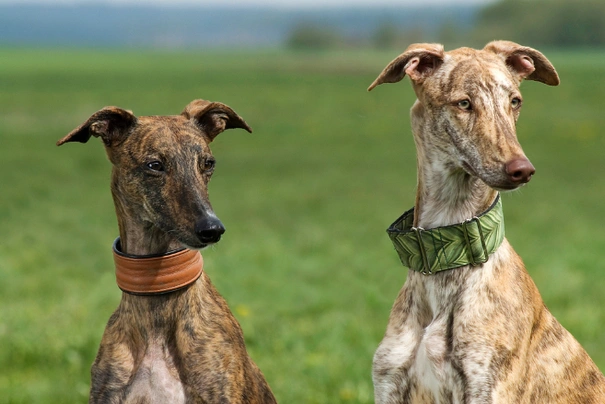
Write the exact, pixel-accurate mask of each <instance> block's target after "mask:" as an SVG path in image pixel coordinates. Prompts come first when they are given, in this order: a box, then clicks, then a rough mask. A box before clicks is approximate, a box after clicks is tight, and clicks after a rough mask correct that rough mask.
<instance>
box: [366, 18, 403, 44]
mask: <svg viewBox="0 0 605 404" xmlns="http://www.w3.org/2000/svg"><path fill="white" fill-rule="evenodd" d="M401 36H402V35H401V31H400V30H399V29H398V28H397V26H396V25H395V24H393V23H391V22H385V23H382V24H380V25H379V26H378V28H376V31H375V32H374V34H373V35H372V44H373V45H374V46H375V47H377V48H381V49H388V48H395V47H397V46H398V45H399V43H400V42H401Z"/></svg>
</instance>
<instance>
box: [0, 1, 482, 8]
mask: <svg viewBox="0 0 605 404" xmlns="http://www.w3.org/2000/svg"><path fill="white" fill-rule="evenodd" d="M493 1H494V0H218V1H217V0H0V4H24V3H38V4H92V3H94V4H100V3H101V4H103V3H105V4H137V5H214V6H216V5H230V6H236V5H247V6H277V7H285V8H292V7H332V6H352V5H366V6H385V5H391V6H395V5H427V4H487V3H491V2H493Z"/></svg>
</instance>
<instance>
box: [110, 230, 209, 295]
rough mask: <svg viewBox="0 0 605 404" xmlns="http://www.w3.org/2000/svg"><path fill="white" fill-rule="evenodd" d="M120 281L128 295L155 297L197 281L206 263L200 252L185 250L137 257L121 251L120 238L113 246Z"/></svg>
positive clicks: (117, 276) (117, 275)
mask: <svg viewBox="0 0 605 404" xmlns="http://www.w3.org/2000/svg"><path fill="white" fill-rule="evenodd" d="M113 259H114V262H115V264H116V281H117V283H118V286H119V287H120V289H122V290H123V291H124V292H127V293H131V294H135V295H154V294H162V293H168V292H173V291H175V290H178V289H181V288H184V287H186V286H189V285H191V284H192V283H193V282H195V281H196V280H197V279H198V278H199V277H200V275H201V274H202V269H203V267H204V260H203V258H202V254H200V252H199V251H195V250H189V249H186V248H185V249H182V250H177V251H171V252H168V253H166V254H163V255H147V256H134V255H128V254H125V253H123V252H121V251H120V239H119V238H118V239H116V241H115V242H114V244H113Z"/></svg>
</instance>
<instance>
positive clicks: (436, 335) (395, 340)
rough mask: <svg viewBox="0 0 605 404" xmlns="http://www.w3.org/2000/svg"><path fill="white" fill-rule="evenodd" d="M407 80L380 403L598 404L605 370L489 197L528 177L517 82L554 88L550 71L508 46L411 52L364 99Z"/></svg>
mask: <svg viewBox="0 0 605 404" xmlns="http://www.w3.org/2000/svg"><path fill="white" fill-rule="evenodd" d="M406 75H407V76H409V77H410V80H411V82H412V87H413V89H414V91H415V93H416V96H417V100H416V101H415V103H414V105H413V106H412V108H411V123H412V132H413V135H414V141H415V144H416V149H417V169H418V184H417V194H416V201H415V205H414V209H413V210H410V211H408V212H406V214H404V215H403V216H402V217H400V218H399V219H398V220H397V221H396V222H395V223H394V224H393V225H392V226H391V227H390V228H389V230H388V233H389V236H390V237H391V239H392V241H393V243H394V245H395V248H396V251H397V252H398V254H399V255H400V258H401V261H402V263H403V264H405V265H406V266H408V267H410V270H409V272H408V277H407V280H406V282H405V284H404V286H403V288H402V289H401V291H400V293H399V295H398V296H397V299H396V301H395V303H394V305H393V308H392V311H391V314H390V318H389V323H388V326H387V330H386V333H385V336H384V339H383V340H382V342H381V343H380V345H379V347H378V349H377V351H376V353H375V355H374V361H373V371H372V375H373V382H374V389H375V401H376V403H379V404H387V403H388V404H402V403H441V404H443V403H475V404H478V403H516V404H518V403H533V404H535V403H549V404H553V403H574V404H577V403H586V404H588V403H595V404H596V403H605V378H604V377H603V375H602V373H601V372H600V371H599V369H598V368H597V366H596V365H595V364H594V362H593V361H592V360H591V359H590V357H589V356H588V354H587V353H586V352H585V351H584V349H583V348H582V347H581V346H580V344H579V343H578V342H577V341H576V340H575V339H574V338H573V336H572V335H571V334H570V333H569V332H568V331H567V330H565V329H564V328H563V326H562V325H561V324H560V323H559V322H557V320H556V319H555V318H554V317H553V315H552V314H551V313H550V312H549V311H548V309H547V308H546V307H545V305H544V302H543V301H542V298H541V296H540V294H539V292H538V290H537V288H536V286H535V284H534V282H533V281H532V280H531V278H530V276H529V274H528V273H527V270H526V269H525V267H524V265H523V262H522V260H521V258H520V257H519V256H518V255H517V254H516V253H515V251H514V250H513V248H512V247H511V245H510V244H509V243H508V241H507V240H506V238H505V237H504V227H503V222H502V213H501V212H502V211H501V201H500V199H499V192H500V191H508V190H513V189H516V188H518V187H520V186H522V185H524V184H526V183H527V182H528V181H529V180H530V179H531V177H532V175H533V174H534V172H535V169H534V167H533V165H532V164H531V162H530V161H529V160H528V159H527V157H526V156H525V154H524V152H523V150H522V148H521V146H520V144H519V142H518V140H517V136H516V121H517V119H518V117H519V112H520V110H521V106H522V103H523V102H522V97H521V93H520V92H519V85H520V83H521V82H522V81H523V80H534V81H539V82H542V83H545V84H547V85H551V86H556V85H558V84H559V77H558V74H557V72H556V70H555V68H554V67H553V66H552V64H551V63H550V61H549V60H548V59H547V58H546V57H545V56H544V55H543V54H542V53H540V52H539V51H537V50H535V49H532V48H529V47H525V46H521V45H518V44H516V43H513V42H508V41H494V42H490V43H488V44H487V45H486V46H485V48H483V49H482V50H475V49H470V48H460V49H456V50H452V51H449V52H445V51H444V49H443V46H442V45H439V44H414V45H411V46H410V47H409V48H408V49H407V50H406V51H405V52H404V53H402V54H401V55H400V56H398V57H397V58H396V59H394V60H393V61H392V62H391V63H390V64H389V65H388V66H386V68H385V69H384V70H383V71H382V72H381V73H380V75H379V76H378V77H377V78H376V80H375V81H374V82H373V83H372V84H371V85H370V87H369V89H368V90H372V89H373V88H374V87H376V86H378V85H380V84H383V83H396V82H399V81H401V80H402V79H403V78H404V76H406Z"/></svg>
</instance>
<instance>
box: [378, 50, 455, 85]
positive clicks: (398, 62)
mask: <svg viewBox="0 0 605 404" xmlns="http://www.w3.org/2000/svg"><path fill="white" fill-rule="evenodd" d="M444 56H445V53H444V51H443V45H440V44H430V43H419V44H413V45H410V46H409V47H408V48H407V50H406V51H405V52H403V53H402V54H401V55H399V56H397V57H396V58H395V59H394V60H393V61H392V62H391V63H389V64H388V65H387V67H385V68H384V70H383V71H382V73H380V74H379V75H378V77H377V78H376V80H374V82H373V83H372V84H371V85H370V87H368V91H371V90H372V89H373V88H374V87H376V86H378V85H380V84H383V83H397V82H398V81H401V80H402V79H403V78H404V77H405V75H406V74H407V75H408V76H410V79H412V81H413V82H415V83H416V84H421V83H422V82H423V81H424V79H426V78H427V77H428V76H430V75H431V74H432V73H433V72H434V71H435V70H436V69H437V68H438V67H439V66H441V64H442V63H443V58H444Z"/></svg>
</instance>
